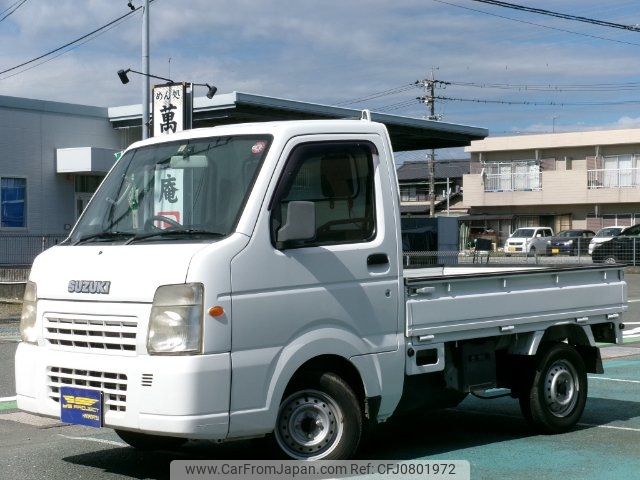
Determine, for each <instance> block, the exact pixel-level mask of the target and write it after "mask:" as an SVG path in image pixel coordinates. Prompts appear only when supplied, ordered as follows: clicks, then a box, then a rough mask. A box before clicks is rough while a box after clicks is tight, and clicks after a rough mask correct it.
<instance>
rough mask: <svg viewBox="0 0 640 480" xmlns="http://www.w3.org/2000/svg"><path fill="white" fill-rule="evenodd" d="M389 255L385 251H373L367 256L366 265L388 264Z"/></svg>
mask: <svg viewBox="0 0 640 480" xmlns="http://www.w3.org/2000/svg"><path fill="white" fill-rule="evenodd" d="M388 264H389V257H388V256H387V254H386V253H373V254H371V255H369V256H368V257H367V267H371V266H374V265H388Z"/></svg>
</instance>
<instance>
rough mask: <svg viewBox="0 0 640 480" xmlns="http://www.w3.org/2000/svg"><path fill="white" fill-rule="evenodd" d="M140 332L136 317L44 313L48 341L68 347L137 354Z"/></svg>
mask: <svg viewBox="0 0 640 480" xmlns="http://www.w3.org/2000/svg"><path fill="white" fill-rule="evenodd" d="M137 331H138V322H137V321H136V319H135V317H123V318H119V317H109V318H96V317H91V316H81V315H76V316H70V315H61V314H45V316H44V338H45V340H46V341H47V342H48V344H49V345H51V346H53V347H59V348H65V349H69V348H71V349H74V350H81V351H91V352H96V351H99V352H102V353H117V354H121V355H135V352H136V337H137Z"/></svg>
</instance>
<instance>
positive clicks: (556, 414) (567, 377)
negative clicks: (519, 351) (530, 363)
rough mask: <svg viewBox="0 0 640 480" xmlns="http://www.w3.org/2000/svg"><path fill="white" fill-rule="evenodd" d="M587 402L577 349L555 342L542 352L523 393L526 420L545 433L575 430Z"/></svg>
mask: <svg viewBox="0 0 640 480" xmlns="http://www.w3.org/2000/svg"><path fill="white" fill-rule="evenodd" d="M586 401H587V373H586V368H585V366H584V361H583V360H582V357H581V356H580V354H579V353H578V352H577V351H576V349H575V348H573V347H571V346H569V345H567V344H564V343H556V344H552V345H550V346H548V347H546V348H545V349H543V350H542V351H541V352H540V353H539V354H538V357H537V359H536V363H535V369H534V371H533V372H532V375H531V378H530V379H529V381H528V382H527V384H526V385H525V388H524V389H523V391H522V392H521V394H520V408H521V410H522V413H523V415H524V417H525V418H526V419H527V421H529V422H530V423H531V424H532V425H533V426H534V427H536V428H537V429H538V430H540V431H542V432H544V433H560V432H564V431H566V430H568V429H570V428H571V427H573V426H574V425H575V424H576V423H577V422H578V420H579V419H580V417H581V416H582V412H583V411H584V407H585V404H586Z"/></svg>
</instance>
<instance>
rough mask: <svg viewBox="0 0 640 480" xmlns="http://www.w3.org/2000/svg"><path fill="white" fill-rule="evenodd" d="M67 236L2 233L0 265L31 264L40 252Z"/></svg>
mask: <svg viewBox="0 0 640 480" xmlns="http://www.w3.org/2000/svg"><path fill="white" fill-rule="evenodd" d="M65 238H67V235H66V234H52V235H0V266H2V267H7V266H14V267H15V266H30V265H31V264H32V263H33V260H34V259H35V258H36V257H37V256H38V255H39V254H40V253H42V252H44V251H45V250H46V249H47V248H50V247H53V246H54V245H57V244H58V243H60V242H62V241H63V240H64V239H65Z"/></svg>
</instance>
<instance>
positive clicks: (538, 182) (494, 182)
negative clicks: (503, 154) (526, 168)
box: [484, 172, 542, 192]
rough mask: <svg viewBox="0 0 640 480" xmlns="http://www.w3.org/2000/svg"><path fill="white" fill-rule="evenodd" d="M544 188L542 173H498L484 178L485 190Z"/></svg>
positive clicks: (531, 189) (513, 190) (516, 190)
mask: <svg viewBox="0 0 640 480" xmlns="http://www.w3.org/2000/svg"><path fill="white" fill-rule="evenodd" d="M533 190H542V175H541V174H540V173H539V172H536V173H496V174H487V175H485V178H484V191H485V192H526V191H533Z"/></svg>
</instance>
